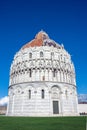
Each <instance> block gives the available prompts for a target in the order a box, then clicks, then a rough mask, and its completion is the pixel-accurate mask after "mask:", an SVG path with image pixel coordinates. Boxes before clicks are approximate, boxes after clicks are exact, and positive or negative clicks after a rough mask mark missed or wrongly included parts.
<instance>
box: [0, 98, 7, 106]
mask: <svg viewBox="0 0 87 130" xmlns="http://www.w3.org/2000/svg"><path fill="white" fill-rule="evenodd" d="M7 103H8V96H5V97H3V98H1V99H0V106H3V105H5V104H7Z"/></svg>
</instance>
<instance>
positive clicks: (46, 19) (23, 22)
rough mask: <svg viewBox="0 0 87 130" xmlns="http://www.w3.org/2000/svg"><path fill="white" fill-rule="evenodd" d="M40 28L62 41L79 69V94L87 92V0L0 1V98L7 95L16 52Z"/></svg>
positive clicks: (52, 37) (77, 78)
mask: <svg viewBox="0 0 87 130" xmlns="http://www.w3.org/2000/svg"><path fill="white" fill-rule="evenodd" d="M41 29H43V30H44V31H46V32H47V33H48V35H49V36H50V38H51V39H53V40H55V41H56V42H58V43H60V44H61V43H63V44H64V47H65V49H66V50H67V51H68V52H69V53H70V54H71V56H72V60H73V62H74V64H75V69H76V82H77V90H78V93H79V94H86V93H87V76H86V74H87V2H86V0H15V1H14V0H2V1H0V61H1V62H0V98H2V97H4V96H6V95H7V94H8V85H9V70H10V65H11V62H12V59H13V57H14V54H15V53H16V52H17V51H19V49H20V48H21V47H22V46H23V45H24V44H25V43H26V42H28V41H30V40H32V39H33V38H34V36H35V35H36V33H38V32H39V31H40V30H41Z"/></svg>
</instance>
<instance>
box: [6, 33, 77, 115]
mask: <svg viewBox="0 0 87 130" xmlns="http://www.w3.org/2000/svg"><path fill="white" fill-rule="evenodd" d="M8 91H9V92H8V96H9V103H8V109H7V115H10V116H72V115H78V106H77V105H78V100H77V90H76V79H75V68H74V64H73V62H72V60H71V56H70V54H69V53H68V52H67V51H66V50H65V49H64V46H63V45H60V44H58V43H56V42H55V41H54V40H52V39H50V38H49V36H48V34H47V33H45V32H44V31H40V32H39V33H38V34H36V36H35V38H34V39H33V40H32V41H30V42H28V43H27V44H25V45H24V46H23V47H21V49H20V50H19V51H18V52H17V53H16V54H15V56H14V59H13V61H12V64H11V67H10V81H9V90H8Z"/></svg>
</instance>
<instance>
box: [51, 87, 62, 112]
mask: <svg viewBox="0 0 87 130" xmlns="http://www.w3.org/2000/svg"><path fill="white" fill-rule="evenodd" d="M51 94H52V95H51V98H52V110H53V114H59V113H60V88H59V87H58V86H57V85H55V86H53V87H52V89H51Z"/></svg>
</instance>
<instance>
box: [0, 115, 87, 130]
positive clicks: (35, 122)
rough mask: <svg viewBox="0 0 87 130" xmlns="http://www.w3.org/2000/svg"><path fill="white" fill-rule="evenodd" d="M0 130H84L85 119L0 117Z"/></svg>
mask: <svg viewBox="0 0 87 130" xmlns="http://www.w3.org/2000/svg"><path fill="white" fill-rule="evenodd" d="M0 130H86V117H81V116H80V117H6V116H0Z"/></svg>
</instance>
